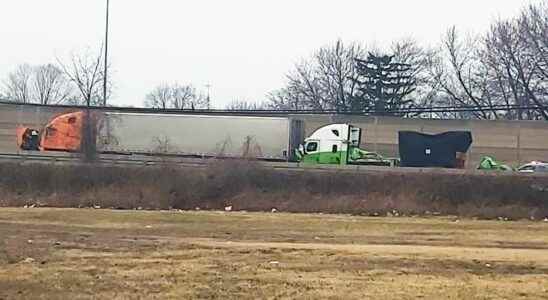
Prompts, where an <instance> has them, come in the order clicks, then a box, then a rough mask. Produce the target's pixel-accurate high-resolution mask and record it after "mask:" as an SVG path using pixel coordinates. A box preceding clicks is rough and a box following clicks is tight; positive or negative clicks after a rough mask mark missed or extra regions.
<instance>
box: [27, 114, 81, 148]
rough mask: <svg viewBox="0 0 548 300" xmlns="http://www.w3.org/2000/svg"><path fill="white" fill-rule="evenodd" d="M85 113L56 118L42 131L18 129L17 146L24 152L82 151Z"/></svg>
mask: <svg viewBox="0 0 548 300" xmlns="http://www.w3.org/2000/svg"><path fill="white" fill-rule="evenodd" d="M83 122H84V113H83V112H81V111H78V112H72V113H66V114H62V115H58V116H56V117H54V118H53V119H52V120H51V121H50V122H49V123H48V124H47V125H46V126H45V127H44V128H43V129H42V130H36V129H31V128H28V127H18V128H17V146H18V147H19V148H20V149H22V150H40V151H48V150H52V151H69V152H77V151H80V145H81V140H82V124H83Z"/></svg>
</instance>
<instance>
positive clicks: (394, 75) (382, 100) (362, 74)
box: [351, 53, 416, 116]
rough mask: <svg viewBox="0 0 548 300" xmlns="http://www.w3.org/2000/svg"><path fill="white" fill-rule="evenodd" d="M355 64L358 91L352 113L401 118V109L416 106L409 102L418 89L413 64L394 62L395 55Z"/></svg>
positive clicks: (375, 56) (382, 56)
mask: <svg viewBox="0 0 548 300" xmlns="http://www.w3.org/2000/svg"><path fill="white" fill-rule="evenodd" d="M355 62H356V69H357V72H358V77H357V79H354V81H355V82H356V84H357V85H358V88H357V93H355V95H354V96H353V97H352V99H351V107H352V110H354V111H363V112H373V113H375V114H376V115H395V116H401V115H402V114H401V113H397V111H398V110H400V109H403V108H409V107H411V106H412V105H413V100H411V99H407V96H409V95H410V94H411V93H413V91H415V86H416V80H415V79H414V78H413V75H412V66H411V65H409V64H404V63H399V62H396V61H394V56H390V55H375V54H373V53H369V55H368V57H367V59H366V60H362V59H358V58H356V59H355Z"/></svg>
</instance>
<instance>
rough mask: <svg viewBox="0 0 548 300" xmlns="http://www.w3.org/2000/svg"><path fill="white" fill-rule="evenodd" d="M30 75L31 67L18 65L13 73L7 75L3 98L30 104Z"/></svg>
mask: <svg viewBox="0 0 548 300" xmlns="http://www.w3.org/2000/svg"><path fill="white" fill-rule="evenodd" d="M32 73H33V70H32V67H31V66H30V65H28V64H23V65H19V66H18V67H17V69H15V71H13V72H11V73H9V74H8V78H7V79H6V80H5V82H4V93H5V97H6V98H8V99H9V100H10V101H14V102H20V103H29V102H31V98H32V95H31V92H32V91H31V80H32Z"/></svg>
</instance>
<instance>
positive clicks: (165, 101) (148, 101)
mask: <svg viewBox="0 0 548 300" xmlns="http://www.w3.org/2000/svg"><path fill="white" fill-rule="evenodd" d="M144 105H145V107H149V108H158V109H167V108H170V107H171V87H170V86H168V85H166V84H162V85H159V86H157V87H155V88H154V89H153V90H152V91H151V92H149V93H148V94H147V95H146V97H145V102H144Z"/></svg>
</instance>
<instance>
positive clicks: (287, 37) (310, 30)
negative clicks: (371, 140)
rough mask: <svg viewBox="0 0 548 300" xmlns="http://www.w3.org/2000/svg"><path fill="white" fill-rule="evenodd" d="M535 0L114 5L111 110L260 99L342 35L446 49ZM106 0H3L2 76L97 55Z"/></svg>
mask: <svg viewBox="0 0 548 300" xmlns="http://www.w3.org/2000/svg"><path fill="white" fill-rule="evenodd" d="M540 1H541V0H538V1H535V0H533V1H527V0H459V1H456V0H420V1H419V0H416V1H411V0H381V1H365V0H338V1H334V0H331V1H327V0H276V1H264V0H232V1H228V0H155V1H153V0H111V1H110V2H111V4H110V5H111V7H110V8H111V10H110V14H111V19H110V22H111V24H110V40H109V43H110V44H109V45H110V46H109V53H110V61H111V63H112V65H113V68H114V74H113V79H114V81H115V85H116V91H115V95H114V97H113V99H112V100H111V102H112V104H115V105H133V106H141V105H142V102H143V99H144V96H145V94H146V93H147V92H148V91H149V90H151V89H152V88H153V87H154V86H155V85H157V84H159V83H162V82H167V83H171V82H179V83H182V84H185V83H192V84H194V85H195V86H196V87H197V88H199V89H203V90H204V91H205V85H206V84H207V83H209V84H211V86H212V87H211V96H212V102H213V103H212V104H213V105H214V106H215V107H219V108H220V107H224V106H225V105H226V104H227V103H228V102H230V101H232V100H234V99H243V100H249V101H260V100H263V99H264V98H265V94H266V93H267V92H269V91H271V90H274V89H277V88H279V87H281V86H282V85H283V83H284V74H285V73H286V72H287V71H288V70H289V69H290V68H291V67H292V65H293V64H294V63H295V62H296V61H298V60H300V59H301V58H303V57H306V56H308V55H310V54H311V53H312V52H313V51H314V50H315V49H317V48H318V47H320V46H322V45H325V44H327V43H331V42H333V41H335V40H336V39H337V38H342V39H343V40H345V41H352V40H356V41H360V42H363V43H365V44H375V45H377V46H379V47H383V46H385V45H387V44H389V43H390V42H391V41H392V40H394V39H398V38H402V37H413V38H415V39H416V40H418V41H419V42H420V43H422V44H435V43H438V42H439V40H440V37H441V35H442V33H443V32H444V31H445V30H446V29H447V28H448V27H449V26H452V25H457V26H458V28H460V29H461V30H463V31H471V32H482V31H484V30H486V29H487V28H488V26H489V24H490V22H492V21H493V20H495V19H496V18H498V17H509V16H514V15H517V14H518V12H519V9H520V8H521V7H523V6H524V5H526V4H527V3H531V2H534V3H537V2H540ZM105 3H106V0H0V80H4V78H5V77H6V75H7V73H8V72H9V71H11V70H13V69H14V68H15V67H16V66H17V65H18V64H21V63H30V64H42V63H48V62H54V61H55V57H61V58H62V57H66V56H67V55H68V54H69V53H70V52H71V51H80V50H82V49H85V48H86V47H93V48H95V49H98V48H99V46H100V45H101V43H102V41H103V37H104V16H105Z"/></svg>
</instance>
